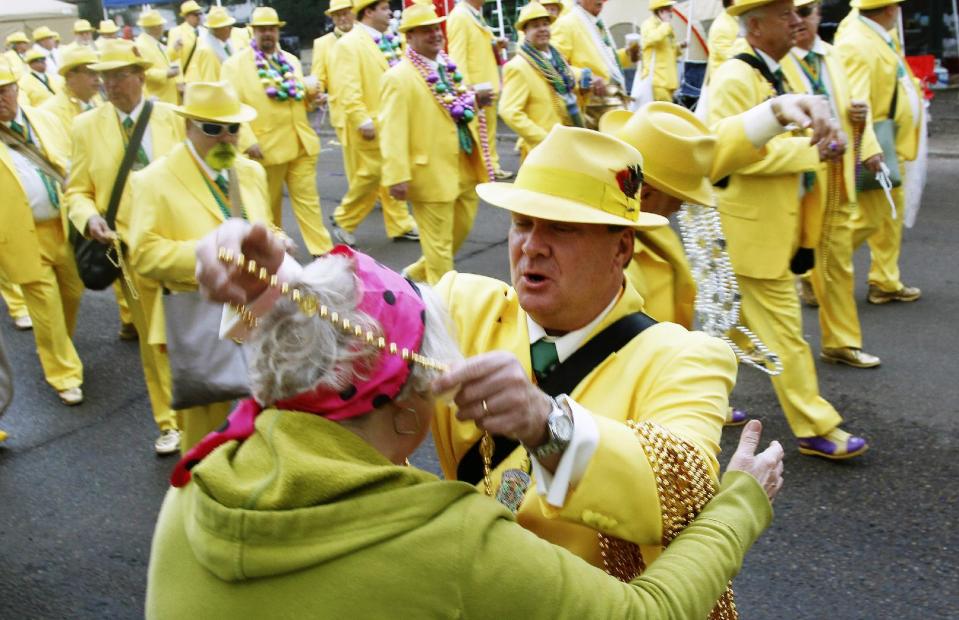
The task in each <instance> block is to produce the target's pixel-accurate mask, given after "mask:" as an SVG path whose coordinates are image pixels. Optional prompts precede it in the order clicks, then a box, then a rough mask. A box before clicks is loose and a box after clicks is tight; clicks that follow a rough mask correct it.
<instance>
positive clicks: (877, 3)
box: [849, 0, 905, 11]
mask: <svg viewBox="0 0 959 620" xmlns="http://www.w3.org/2000/svg"><path fill="white" fill-rule="evenodd" d="M904 1H905V0H852V2H850V3H849V6H850V7H852V8H854V9H859V10H860V11H869V10H872V9H881V8H882V7H884V6H889V5H890V4H899V3H900V2H904Z"/></svg>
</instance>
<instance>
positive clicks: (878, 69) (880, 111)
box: [836, 0, 924, 304]
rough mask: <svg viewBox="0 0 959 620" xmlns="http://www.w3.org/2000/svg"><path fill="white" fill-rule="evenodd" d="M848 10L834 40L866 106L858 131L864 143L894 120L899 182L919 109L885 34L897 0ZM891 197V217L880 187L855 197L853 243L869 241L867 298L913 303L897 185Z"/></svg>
mask: <svg viewBox="0 0 959 620" xmlns="http://www.w3.org/2000/svg"><path fill="white" fill-rule="evenodd" d="M853 6H855V7H856V8H858V9H859V16H858V17H857V18H855V19H853V20H850V21H849V22H848V27H847V28H844V29H843V31H842V34H841V36H839V37H837V38H836V50H837V51H838V52H839V56H840V57H841V58H842V60H843V64H844V65H845V67H846V72H847V74H848V76H849V86H850V88H851V90H852V96H853V97H855V98H856V99H861V100H863V101H867V102H869V113H870V114H871V118H870V121H871V122H870V123H867V124H866V125H865V127H863V128H861V131H862V132H863V134H862V135H863V136H864V140H865V136H867V135H868V134H869V133H870V132H872V131H873V129H872V127H874V126H875V125H877V124H879V123H882V122H884V121H887V122H888V121H890V120H892V121H895V130H894V131H895V138H894V139H895V151H896V155H897V157H898V159H899V175H900V178H901V179H903V182H905V177H906V168H905V162H907V161H912V160H914V159H915V158H916V155H917V153H918V150H919V132H920V130H921V128H922V127H923V125H924V123H923V114H924V111H923V100H922V91H921V89H920V88H919V87H918V84H917V81H916V79H915V76H913V74H912V70H911V69H910V68H909V63H907V62H906V59H905V58H904V57H903V55H902V53H901V52H900V51H899V49H898V48H897V46H896V45H897V44H896V42H895V41H894V40H893V38H892V36H891V35H890V31H891V30H893V29H894V28H896V26H897V24H898V21H899V0H857V1H856V2H854V4H853ZM891 146H892V145H891V144H890V147H891ZM887 163H889V164H890V165H891V162H887ZM892 198H893V201H894V203H895V205H896V209H895V210H896V214H895V217H893V212H892V208H891V207H890V205H889V202H888V201H887V200H886V196H885V193H884V192H883V190H882V189H870V190H866V191H862V192H860V193H859V212H858V214H857V216H856V219H855V222H854V227H855V232H854V233H853V245H854V247H859V246H860V245H861V244H862V243H863V241H868V242H869V252H870V254H871V255H872V265H871V266H870V269H869V295H868V297H867V300H868V301H869V303H872V304H886V303H889V302H891V301H899V302H909V301H916V300H917V299H919V296H920V295H921V294H922V291H920V290H919V289H918V288H917V287H915V286H906V285H905V284H904V283H903V282H902V280H901V278H900V274H899V253H900V250H901V249H902V220H903V214H904V212H905V199H904V194H903V186H899V187H896V188H894V189H893V190H892Z"/></svg>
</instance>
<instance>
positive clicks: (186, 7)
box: [180, 0, 203, 17]
mask: <svg viewBox="0 0 959 620" xmlns="http://www.w3.org/2000/svg"><path fill="white" fill-rule="evenodd" d="M202 12H203V7H201V6H200V5H199V4H197V3H196V2H194V0H187V1H186V2H184V3H183V4H181V5H180V17H186V16H187V15H189V14H190V13H202Z"/></svg>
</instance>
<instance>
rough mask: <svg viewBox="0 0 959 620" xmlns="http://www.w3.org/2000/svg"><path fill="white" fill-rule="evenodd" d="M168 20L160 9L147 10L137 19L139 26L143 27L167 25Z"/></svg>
mask: <svg viewBox="0 0 959 620" xmlns="http://www.w3.org/2000/svg"><path fill="white" fill-rule="evenodd" d="M165 25H166V20H165V19H163V16H162V15H160V12H159V11H145V12H143V13H141V14H140V19H138V20H137V26H139V27H141V28H151V27H153V26H165Z"/></svg>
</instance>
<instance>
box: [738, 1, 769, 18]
mask: <svg viewBox="0 0 959 620" xmlns="http://www.w3.org/2000/svg"><path fill="white" fill-rule="evenodd" d="M775 1H776V0H735V2H733V4H732V6H730V7H728V8H727V9H726V12H727V13H729V14H730V15H732V16H733V17H739V16H740V15H742V14H743V13H745V12H746V11H752V10H753V9H758V8H759V7H761V6H766V5H767V4H772V3H773V2H775Z"/></svg>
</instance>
